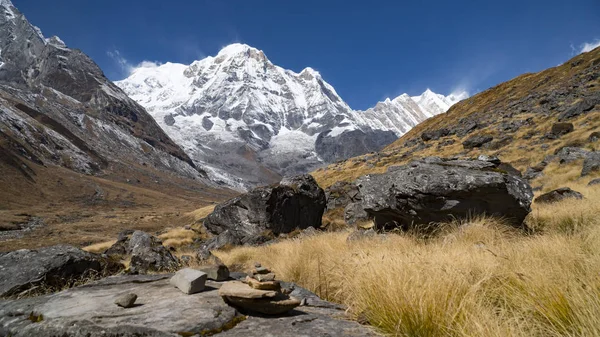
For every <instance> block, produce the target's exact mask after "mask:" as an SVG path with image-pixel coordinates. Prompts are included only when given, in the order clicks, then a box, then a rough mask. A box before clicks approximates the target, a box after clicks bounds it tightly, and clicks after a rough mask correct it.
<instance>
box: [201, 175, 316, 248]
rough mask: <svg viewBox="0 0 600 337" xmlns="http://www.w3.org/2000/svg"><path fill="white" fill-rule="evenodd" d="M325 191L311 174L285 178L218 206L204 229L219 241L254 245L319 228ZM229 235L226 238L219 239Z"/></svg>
mask: <svg viewBox="0 0 600 337" xmlns="http://www.w3.org/2000/svg"><path fill="white" fill-rule="evenodd" d="M325 203H326V200H325V192H324V191H323V189H322V188H320V187H319V185H317V182H316V181H315V179H314V178H313V177H312V176H310V175H308V174H305V175H301V176H297V177H294V178H285V179H283V180H282V181H281V183H279V184H278V185H272V186H267V187H259V188H255V189H253V190H252V191H250V192H248V193H245V194H242V195H240V196H238V197H236V198H233V199H231V200H228V201H226V202H224V203H222V204H219V205H217V207H215V210H214V211H213V212H212V213H211V214H209V215H208V216H207V217H206V219H205V220H204V227H205V228H206V229H207V230H208V231H209V232H210V233H212V234H214V235H217V236H218V237H217V239H213V241H214V242H210V245H212V246H218V245H219V242H222V243H230V244H255V243H260V242H262V241H264V240H263V239H262V238H263V237H264V235H265V233H266V232H269V233H270V234H272V235H278V234H281V233H289V232H292V231H293V230H295V229H305V228H308V227H315V228H319V227H320V226H321V218H322V216H323V212H324V211H325ZM221 236H226V238H220V237H221Z"/></svg>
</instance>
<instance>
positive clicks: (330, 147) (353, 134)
mask: <svg viewBox="0 0 600 337" xmlns="http://www.w3.org/2000/svg"><path fill="white" fill-rule="evenodd" d="M330 133H331V132H329V131H327V132H323V133H320V134H319V136H318V137H317V140H316V141H315V151H316V152H317V154H318V155H319V157H321V158H322V159H323V160H324V161H325V162H328V163H333V162H335V161H338V160H341V159H346V158H350V157H355V156H359V155H361V154H364V153H368V152H372V151H379V150H381V149H383V148H384V147H385V146H386V145H388V144H391V143H393V142H394V141H395V140H396V139H398V136H397V135H396V134H395V133H394V132H392V131H381V130H369V129H367V130H366V131H363V130H352V131H346V132H344V133H342V134H341V135H339V136H336V137H330V136H329V135H330Z"/></svg>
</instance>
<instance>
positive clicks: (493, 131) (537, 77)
mask: <svg viewBox="0 0 600 337" xmlns="http://www.w3.org/2000/svg"><path fill="white" fill-rule="evenodd" d="M599 74H600V49H598V48H596V49H594V50H592V51H590V52H587V53H583V54H581V55H578V56H576V57H574V58H573V59H571V60H569V61H567V62H565V63H564V64H562V65H560V66H557V67H554V68H550V69H547V70H544V71H541V72H539V73H535V74H524V75H521V76H519V77H517V78H515V79H513V80H510V81H508V82H505V83H502V84H500V85H498V86H496V87H493V88H490V89H488V90H486V91H484V92H482V93H479V94H477V95H475V96H473V97H470V98H468V99H466V100H464V101H461V102H459V103H457V104H456V105H454V106H453V107H452V108H450V110H449V111H448V112H447V113H443V114H440V115H438V116H435V117H433V118H431V119H428V120H427V121H425V122H423V123H421V124H419V125H418V126H417V127H415V128H413V129H412V130H410V131H409V132H408V133H407V134H406V135H404V136H403V137H402V138H400V139H399V140H397V141H396V142H394V143H393V144H391V145H389V146H388V147H386V148H385V149H383V150H382V151H380V152H377V153H374V154H368V155H364V156H359V157H356V158H352V159H349V160H346V161H343V162H340V163H336V164H333V165H330V166H329V167H327V168H323V169H319V170H317V171H315V172H314V176H315V178H316V179H317V181H318V182H319V183H320V184H321V186H323V187H328V186H330V185H332V184H334V183H335V182H337V181H352V180H354V179H356V178H358V177H359V176H361V175H364V174H367V173H380V172H384V171H385V170H386V169H387V168H388V167H390V166H393V165H397V164H401V163H406V162H408V161H410V160H414V159H415V158H419V157H421V158H422V157H427V156H439V157H454V156H459V157H461V156H462V157H477V156H479V155H480V154H486V155H491V156H496V157H498V158H500V159H501V160H502V161H503V162H506V163H509V164H511V165H512V166H514V167H515V168H516V169H518V170H520V171H521V173H522V174H523V175H524V177H525V178H527V179H529V180H532V179H533V178H539V177H541V176H542V175H543V174H544V168H545V167H546V166H547V165H548V164H550V163H551V162H561V163H569V162H573V161H580V162H581V165H582V172H581V173H582V174H581V175H582V176H585V175H586V174H588V173H589V172H591V171H594V169H593V167H596V166H594V165H596V164H593V163H596V162H597V159H596V158H597V149H598V141H597V140H598V137H597V132H598V130H599V129H600V106H599V104H600V79H599ZM595 135H596V136H595ZM583 161H585V163H586V164H583ZM534 187H535V186H534ZM538 187H539V186H538Z"/></svg>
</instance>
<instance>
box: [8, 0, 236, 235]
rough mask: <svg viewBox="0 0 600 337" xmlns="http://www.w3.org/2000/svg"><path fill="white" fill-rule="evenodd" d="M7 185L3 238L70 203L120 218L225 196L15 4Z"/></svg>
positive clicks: (86, 62)
mask: <svg viewBox="0 0 600 337" xmlns="http://www.w3.org/2000/svg"><path fill="white" fill-rule="evenodd" d="M0 185H1V186H2V188H1V189H0V214H1V215H0V219H1V220H2V221H0V230H4V229H6V226H8V227H10V226H11V223H12V220H11V219H12V218H13V216H14V214H24V215H26V216H25V219H24V221H25V222H27V221H29V218H31V217H35V216H37V215H39V214H37V213H36V212H37V211H40V212H45V213H44V214H47V213H48V212H49V211H50V210H54V211H56V212H60V211H66V210H67V209H68V208H69V207H67V206H65V207H63V208H62V209H61V208H60V207H57V205H58V204H59V203H61V202H63V201H65V202H68V203H69V205H73V204H78V205H79V207H75V209H77V208H80V207H81V205H85V204H86V203H87V204H88V205H90V206H92V205H96V206H98V205H101V206H104V207H106V208H107V209H114V206H116V205H120V206H123V205H128V206H133V205H135V203H136V202H143V203H144V204H145V205H146V206H148V207H150V206H151V205H152V204H153V203H155V202H158V201H159V200H161V199H162V201H163V202H164V201H165V200H166V199H165V198H167V199H168V198H169V197H165V195H164V194H162V193H163V192H167V191H168V193H170V194H171V195H172V196H174V198H176V197H177V196H182V197H184V198H188V197H189V198H194V197H195V198H200V197H201V196H203V195H204V197H206V198H207V199H211V198H212V199H219V193H221V192H219V191H217V190H216V189H214V188H211V187H209V186H212V185H213V184H212V183H211V182H210V181H209V180H208V179H206V173H205V172H204V171H202V170H201V169H199V168H197V167H196V165H195V164H194V163H193V161H192V160H191V159H190V158H189V156H188V155H187V154H186V153H185V152H184V151H183V150H182V149H181V148H180V147H179V146H178V145H177V144H176V143H174V142H173V141H172V140H171V139H170V138H169V136H167V135H166V134H165V133H164V132H163V131H162V129H161V128H160V127H159V126H158V124H157V123H156V122H155V121H154V119H153V118H152V117H151V116H150V115H149V114H148V113H147V112H146V111H145V110H144V108H143V107H142V106H140V105H139V104H137V103H136V102H135V101H133V100H132V99H130V98H129V97H127V95H126V94H124V93H123V91H121V89H119V88H118V87H117V86H115V85H114V84H113V83H111V82H110V81H109V80H108V79H107V78H106V77H105V76H104V74H103V73H102V71H101V70H100V68H99V67H98V66H97V65H96V64H95V63H94V62H93V61H92V60H91V59H90V58H89V57H88V56H86V55H85V54H84V53H82V52H81V51H79V50H76V49H70V48H68V47H67V46H66V45H65V43H64V42H62V41H61V40H60V39H59V38H58V37H53V38H49V39H46V38H45V37H44V36H43V35H42V33H41V31H40V30H39V29H38V28H37V27H35V26H33V25H32V24H30V23H29V22H28V21H27V19H26V18H25V16H23V15H22V14H21V13H20V12H19V11H18V9H17V8H15V7H14V5H13V4H12V3H11V2H10V1H9V0H1V1H0ZM116 186H118V187H116ZM148 188H149V189H148ZM201 190H204V191H202V192H201V193H199V191H201ZM158 191H162V192H158ZM173 191H177V192H173ZM204 192H207V193H208V194H202V193H204ZM224 193H225V194H228V193H229V192H224ZM158 195H160V197H159V196H158ZM142 200H143V201H142ZM174 204H177V202H175V201H174ZM111 206H112V207H111ZM36 207H37V208H36ZM34 208H36V209H35V210H34ZM17 209H18V210H20V211H15V210H17ZM15 212H16V213H15ZM17 218H19V219H20V216H17ZM14 221H15V222H16V226H17V227H19V226H21V225H20V221H22V220H14ZM52 221H56V219H52ZM71 221H74V219H71ZM107 222H110V221H107ZM96 227H98V226H97V225H96Z"/></svg>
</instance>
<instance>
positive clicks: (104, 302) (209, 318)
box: [0, 275, 375, 337]
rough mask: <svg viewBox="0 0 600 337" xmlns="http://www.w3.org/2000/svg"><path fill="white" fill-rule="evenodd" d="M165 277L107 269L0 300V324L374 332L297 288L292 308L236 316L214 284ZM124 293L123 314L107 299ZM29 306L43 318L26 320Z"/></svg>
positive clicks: (69, 330) (247, 332)
mask: <svg viewBox="0 0 600 337" xmlns="http://www.w3.org/2000/svg"><path fill="white" fill-rule="evenodd" d="M170 276H171V275H127V276H115V277H109V278H106V279H104V280H101V281H98V282H94V283H91V284H88V285H85V286H81V287H77V288H73V289H69V290H66V291H63V292H60V293H56V294H52V295H46V296H39V297H32V298H26V299H21V300H16V301H0V326H1V327H2V328H3V329H4V330H1V331H2V332H5V333H6V334H7V335H10V336H13V337H29V336H68V337H106V336H121V337H139V336H148V337H177V336H181V335H189V336H192V335H202V334H208V335H210V334H216V333H219V335H226V336H244V337H263V336H265V335H266V334H271V335H272V336H284V337H285V336H326V335H327V334H329V335H332V336H356V337H358V336H375V334H374V333H373V332H372V331H371V330H370V329H369V328H367V327H364V326H361V325H359V324H358V323H356V322H351V321H348V320H344V319H343V318H344V311H343V310H340V309H339V308H338V307H336V305H335V304H333V303H329V302H325V301H322V300H320V299H318V298H316V297H315V296H314V294H312V295H310V294H311V293H310V292H308V291H306V290H303V289H301V288H299V287H296V289H295V290H294V292H292V294H291V295H292V296H301V298H307V299H309V300H307V301H306V303H307V306H303V307H298V308H296V309H295V311H294V314H293V315H289V316H281V317H277V318H270V319H265V318H261V317H254V316H249V317H246V318H245V320H244V317H243V316H241V315H240V314H239V313H238V312H237V311H236V309H235V308H233V307H231V306H229V305H227V304H226V303H225V302H224V301H223V300H222V299H221V297H220V296H219V295H218V291H217V289H216V288H218V287H220V286H221V284H220V283H217V282H212V281H208V282H207V286H208V287H207V289H206V290H205V291H203V292H201V293H197V294H193V295H186V294H184V293H182V292H180V291H179V290H178V289H177V288H174V287H173V286H171V285H170V284H169V281H168V279H169V277H170ZM131 292H135V293H136V294H137V295H138V299H137V302H136V304H135V305H134V306H133V307H131V308H129V309H126V314H124V312H125V311H124V309H123V308H120V307H118V306H116V305H114V304H113V302H114V300H115V296H119V295H122V294H128V293H131ZM296 294H297V295H296ZM30 313H33V314H34V315H36V316H37V317H42V318H43V319H42V320H41V321H40V322H37V323H33V322H32V321H31V320H30V319H29V318H28V317H29V314H30ZM240 322H241V323H240ZM227 329H229V330H227ZM225 330H227V331H225Z"/></svg>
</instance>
